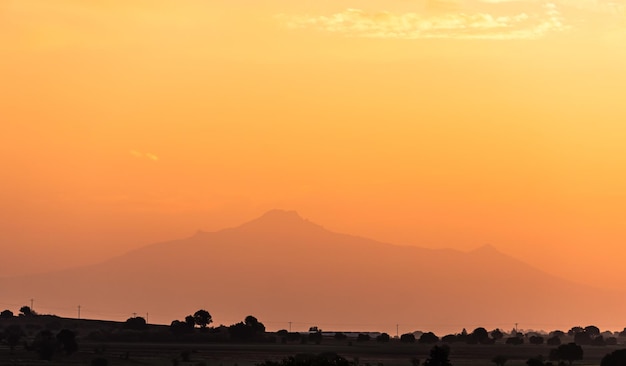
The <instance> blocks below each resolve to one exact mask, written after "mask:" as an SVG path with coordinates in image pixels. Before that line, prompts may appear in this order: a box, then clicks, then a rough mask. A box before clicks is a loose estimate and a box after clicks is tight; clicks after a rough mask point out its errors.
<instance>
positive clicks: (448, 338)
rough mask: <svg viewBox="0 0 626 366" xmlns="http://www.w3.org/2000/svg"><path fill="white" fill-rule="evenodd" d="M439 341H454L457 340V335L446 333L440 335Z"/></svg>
mask: <svg viewBox="0 0 626 366" xmlns="http://www.w3.org/2000/svg"><path fill="white" fill-rule="evenodd" d="M441 341H442V342H444V343H455V342H459V337H458V336H457V335H456V334H447V335H445V336H443V337H441Z"/></svg>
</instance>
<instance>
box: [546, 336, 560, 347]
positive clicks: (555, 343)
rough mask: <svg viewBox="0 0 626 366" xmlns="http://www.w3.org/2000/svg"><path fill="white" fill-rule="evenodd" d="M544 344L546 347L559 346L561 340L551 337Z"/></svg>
mask: <svg viewBox="0 0 626 366" xmlns="http://www.w3.org/2000/svg"><path fill="white" fill-rule="evenodd" d="M546 343H547V344H548V346H559V345H560V344H561V338H559V337H558V336H552V337H550V338H548V340H547V341H546Z"/></svg>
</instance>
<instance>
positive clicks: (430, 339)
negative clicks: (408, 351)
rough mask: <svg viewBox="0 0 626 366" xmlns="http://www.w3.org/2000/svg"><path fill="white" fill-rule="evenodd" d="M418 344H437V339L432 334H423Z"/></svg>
mask: <svg viewBox="0 0 626 366" xmlns="http://www.w3.org/2000/svg"><path fill="white" fill-rule="evenodd" d="M418 342H419V343H423V344H433V343H437V342H439V337H437V336H436V335H435V334H434V333H433V332H428V333H423V334H422V335H421V336H420V338H419V340H418Z"/></svg>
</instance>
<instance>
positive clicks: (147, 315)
mask: <svg viewBox="0 0 626 366" xmlns="http://www.w3.org/2000/svg"><path fill="white" fill-rule="evenodd" d="M146 324H148V312H146Z"/></svg>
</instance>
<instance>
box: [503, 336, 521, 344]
mask: <svg viewBox="0 0 626 366" xmlns="http://www.w3.org/2000/svg"><path fill="white" fill-rule="evenodd" d="M505 343H506V344H512V345H515V346H517V345H520V344H524V338H522V337H509V338H507V339H506V342H505Z"/></svg>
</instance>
